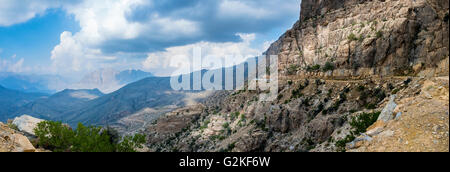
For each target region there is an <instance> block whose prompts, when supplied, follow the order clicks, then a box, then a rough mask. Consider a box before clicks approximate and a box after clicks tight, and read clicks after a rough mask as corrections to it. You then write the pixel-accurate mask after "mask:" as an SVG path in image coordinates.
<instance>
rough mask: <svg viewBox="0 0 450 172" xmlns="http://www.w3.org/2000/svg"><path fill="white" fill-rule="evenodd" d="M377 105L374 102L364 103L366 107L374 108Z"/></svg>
mask: <svg viewBox="0 0 450 172" xmlns="http://www.w3.org/2000/svg"><path fill="white" fill-rule="evenodd" d="M376 108H377V105H376V104H375V103H369V104H366V109H376Z"/></svg>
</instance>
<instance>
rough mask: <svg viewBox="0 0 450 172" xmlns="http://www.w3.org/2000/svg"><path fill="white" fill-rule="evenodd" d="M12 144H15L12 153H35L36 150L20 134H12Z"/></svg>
mask: <svg viewBox="0 0 450 172" xmlns="http://www.w3.org/2000/svg"><path fill="white" fill-rule="evenodd" d="M13 138H14V143H15V144H16V147H15V149H14V150H13V152H36V149H35V148H34V146H33V145H32V144H31V142H30V140H28V138H27V137H25V136H24V135H21V134H13Z"/></svg>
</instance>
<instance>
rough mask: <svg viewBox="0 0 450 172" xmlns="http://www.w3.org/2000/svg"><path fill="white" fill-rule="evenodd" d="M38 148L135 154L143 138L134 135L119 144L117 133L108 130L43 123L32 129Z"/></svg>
mask: <svg viewBox="0 0 450 172" xmlns="http://www.w3.org/2000/svg"><path fill="white" fill-rule="evenodd" d="M34 132H35V133H36V136H37V137H38V140H39V141H38V146H41V147H43V148H45V149H49V150H51V151H54V152H135V151H136V150H135V149H136V148H142V144H144V143H145V136H144V135H141V134H136V135H134V136H127V137H124V138H123V140H122V141H121V142H119V139H118V133H117V132H116V131H114V130H112V129H110V128H107V129H103V128H101V127H94V126H89V127H86V126H84V125H83V124H81V123H80V124H78V128H77V129H76V130H72V129H71V128H70V127H69V126H67V125H64V124H62V123H61V122H53V121H44V122H41V123H39V124H38V125H37V127H36V128H35V129H34Z"/></svg>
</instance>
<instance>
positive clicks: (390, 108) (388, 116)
mask: <svg viewBox="0 0 450 172" xmlns="http://www.w3.org/2000/svg"><path fill="white" fill-rule="evenodd" d="M395 98H396V95H392V96H391V99H390V100H389V102H388V104H387V105H386V107H384V109H383V111H381V114H380V117H378V120H379V121H383V122H388V121H390V120H392V119H394V116H393V114H394V110H395V108H396V107H397V104H396V103H395Z"/></svg>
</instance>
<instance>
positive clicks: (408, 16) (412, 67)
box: [266, 0, 449, 77]
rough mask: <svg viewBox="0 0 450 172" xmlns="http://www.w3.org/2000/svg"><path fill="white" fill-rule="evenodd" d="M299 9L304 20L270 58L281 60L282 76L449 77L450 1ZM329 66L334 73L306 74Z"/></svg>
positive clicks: (349, 2)
mask: <svg viewBox="0 0 450 172" xmlns="http://www.w3.org/2000/svg"><path fill="white" fill-rule="evenodd" d="M301 7H302V10H301V17H300V20H299V21H298V22H297V23H296V24H295V25H294V26H293V28H292V29H291V30H288V31H287V32H286V33H285V34H284V35H283V36H281V37H280V39H279V40H278V41H276V42H275V43H274V44H272V46H271V47H270V48H269V49H268V51H267V53H266V54H268V55H279V62H280V64H279V65H280V70H281V74H282V75H300V76H319V77H331V76H333V77H339V76H342V77H348V76H358V77H365V76H372V75H383V76H392V75H431V76H433V75H438V76H439V75H445V74H447V73H448V57H449V55H448V52H449V50H448V44H449V43H448V42H449V40H448V38H449V34H448V30H449V29H448V28H449V24H448V1H441V0H434V1H425V0H417V1H412V0H396V1H394V0H391V1H378V0H376V1H368V0H338V1H327V0H322V1H317V0H304V1H302V5H301ZM327 62H329V63H330V64H333V66H334V70H328V71H324V70H315V71H307V70H306V69H307V68H308V67H311V66H314V65H321V67H323V66H325V64H326V63H327ZM289 70H291V71H289ZM292 70H294V72H292Z"/></svg>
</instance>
